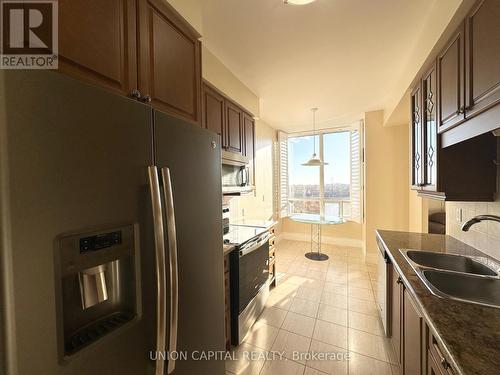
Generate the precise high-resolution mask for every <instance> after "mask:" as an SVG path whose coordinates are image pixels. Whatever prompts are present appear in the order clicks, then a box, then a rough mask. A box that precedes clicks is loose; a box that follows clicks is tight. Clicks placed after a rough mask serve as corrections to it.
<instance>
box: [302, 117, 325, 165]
mask: <svg viewBox="0 0 500 375" xmlns="http://www.w3.org/2000/svg"><path fill="white" fill-rule="evenodd" d="M317 111H318V108H311V112H312V113H313V154H312V156H311V158H310V159H309V160H308V161H307V162H306V163H304V164H302V165H303V166H305V167H319V166H320V165H328V163H323V160H321V159H320V158H319V157H318V156H316V112H317Z"/></svg>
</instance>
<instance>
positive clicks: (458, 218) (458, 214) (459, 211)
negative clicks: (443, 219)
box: [455, 208, 463, 223]
mask: <svg viewBox="0 0 500 375" xmlns="http://www.w3.org/2000/svg"><path fill="white" fill-rule="evenodd" d="M462 214H463V212H462V209H461V208H457V210H456V212H455V220H456V221H457V222H458V223H461V222H462Z"/></svg>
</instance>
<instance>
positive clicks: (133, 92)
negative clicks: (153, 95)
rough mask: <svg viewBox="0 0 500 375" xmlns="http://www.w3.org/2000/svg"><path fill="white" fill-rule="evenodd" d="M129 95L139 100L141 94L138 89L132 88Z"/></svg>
mask: <svg viewBox="0 0 500 375" xmlns="http://www.w3.org/2000/svg"><path fill="white" fill-rule="evenodd" d="M130 96H132V98H134V99H137V100H141V97H142V94H141V92H140V91H139V90H137V89H133V90H132V92H131V93H130Z"/></svg>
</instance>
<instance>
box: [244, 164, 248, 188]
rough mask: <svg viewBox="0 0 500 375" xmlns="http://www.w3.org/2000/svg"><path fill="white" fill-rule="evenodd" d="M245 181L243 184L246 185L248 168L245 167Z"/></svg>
mask: <svg viewBox="0 0 500 375" xmlns="http://www.w3.org/2000/svg"><path fill="white" fill-rule="evenodd" d="M244 171H245V182H244V183H243V185H244V186H248V168H247V167H245V169H244Z"/></svg>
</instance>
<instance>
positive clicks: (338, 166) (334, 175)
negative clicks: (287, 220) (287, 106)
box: [279, 124, 362, 221]
mask: <svg viewBox="0 0 500 375" xmlns="http://www.w3.org/2000/svg"><path fill="white" fill-rule="evenodd" d="M360 125H361V124H356V125H355V126H352V127H350V128H346V129H340V130H329V131H328V130H325V131H321V132H319V134H317V135H316V137H313V136H312V134H307V133H302V134H297V135H294V134H285V133H280V136H279V149H280V151H279V162H280V166H279V167H280V176H279V178H280V185H281V186H280V201H281V202H280V214H281V216H288V215H293V214H298V213H312V214H321V215H326V216H338V217H343V218H346V219H350V220H354V221H360V217H361V204H360V202H361V176H362V173H361V153H360V152H361V151H360V150H361V146H360V142H361V137H360V132H361V126H360ZM313 142H315V143H316V153H317V154H318V155H319V156H320V157H321V158H322V159H323V160H324V161H325V163H326V165H323V166H320V167H306V166H303V165H302V164H303V163H305V162H306V161H307V160H308V159H309V158H310V157H311V155H312V152H313Z"/></svg>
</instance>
